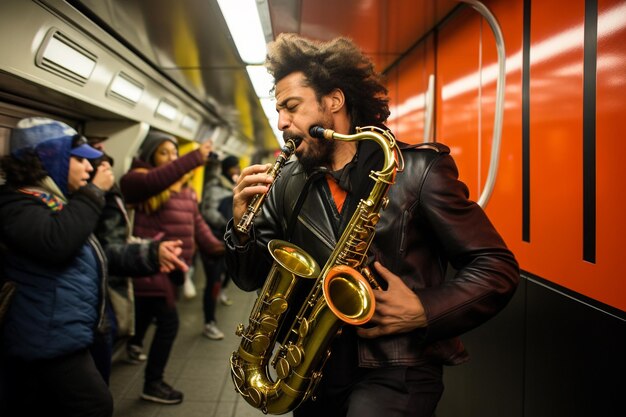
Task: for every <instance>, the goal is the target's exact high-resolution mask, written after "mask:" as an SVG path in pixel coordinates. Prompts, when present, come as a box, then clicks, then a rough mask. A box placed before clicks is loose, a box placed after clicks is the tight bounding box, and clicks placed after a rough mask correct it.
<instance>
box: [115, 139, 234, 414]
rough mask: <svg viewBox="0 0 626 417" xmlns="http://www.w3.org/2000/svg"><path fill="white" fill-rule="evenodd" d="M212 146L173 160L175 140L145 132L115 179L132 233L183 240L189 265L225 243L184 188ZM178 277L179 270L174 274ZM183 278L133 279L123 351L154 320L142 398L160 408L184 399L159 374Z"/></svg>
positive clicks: (138, 342)
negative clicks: (130, 323) (132, 322)
mask: <svg viewBox="0 0 626 417" xmlns="http://www.w3.org/2000/svg"><path fill="white" fill-rule="evenodd" d="M210 151H211V143H210V142H205V143H204V144H202V145H201V146H200V147H199V149H197V150H195V151H193V152H190V153H188V154H186V155H184V156H182V157H180V158H179V157H178V141H177V140H176V138H175V137H173V136H171V135H167V134H164V133H161V132H150V133H149V134H148V136H147V137H146V139H145V141H144V142H143V144H142V146H141V148H140V150H139V157H138V158H136V159H135V160H134V161H133V164H132V166H131V169H130V171H129V172H128V173H126V174H125V175H124V176H122V178H121V179H120V187H121V190H122V194H123V195H124V198H125V200H126V203H127V204H130V205H132V206H133V207H134V209H135V224H134V232H133V234H134V235H135V236H137V237H140V238H147V239H152V238H155V237H157V236H159V237H161V238H162V239H167V240H180V241H182V242H183V243H182V253H181V259H182V260H183V261H184V262H185V263H186V264H190V263H191V261H192V258H193V254H194V251H195V250H196V248H198V250H200V251H202V252H204V253H209V254H217V253H223V251H224V243H223V242H222V241H221V240H219V239H217V238H216V237H215V236H214V235H213V233H212V232H211V229H209V227H208V226H207V224H206V223H205V222H204V220H203V219H202V216H201V215H200V212H199V210H198V200H197V197H196V193H195V191H194V190H193V189H192V188H191V187H189V186H187V182H188V180H189V178H190V176H191V174H192V172H191V171H192V170H193V169H195V168H197V167H200V166H202V165H204V163H205V161H206V159H207V156H208V154H209V152H210ZM174 272H178V271H174ZM183 281H184V275H183V274H179V273H176V274H172V273H170V274H167V273H163V272H160V273H158V274H153V275H150V276H147V277H142V278H137V279H135V280H134V286H135V318H136V326H135V330H136V333H135V336H133V337H132V338H131V339H130V341H129V343H128V349H129V352H130V353H131V354H132V353H133V352H136V351H137V350H136V349H137V347H138V348H141V346H142V345H143V339H144V336H145V333H146V330H147V328H148V326H149V325H150V323H152V321H153V320H156V331H155V334H154V338H153V340H152V344H151V347H150V351H149V354H148V359H147V364H146V371H145V377H144V388H143V392H142V394H141V398H143V399H144V400H148V401H153V402H157V403H161V404H178V403H180V402H182V401H183V394H182V393H181V392H180V391H178V390H175V389H174V388H172V387H171V386H170V385H169V384H167V383H166V382H165V381H164V380H163V373H164V370H165V366H166V364H167V360H168V358H169V354H170V351H171V348H172V345H173V343H174V340H175V338H176V333H177V331H178V313H177V311H176V298H177V291H178V285H182V283H183Z"/></svg>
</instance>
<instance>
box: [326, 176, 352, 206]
mask: <svg viewBox="0 0 626 417" xmlns="http://www.w3.org/2000/svg"><path fill="white" fill-rule="evenodd" d="M326 182H328V187H329V188H330V193H331V194H332V196H333V200H334V201H335V206H336V207H337V211H338V212H339V213H341V209H342V208H343V203H344V202H345V201H346V196H347V195H348V193H347V192H346V190H344V189H343V188H341V187H339V184H338V183H337V182H336V181H335V179H334V178H333V177H331V176H330V175H326Z"/></svg>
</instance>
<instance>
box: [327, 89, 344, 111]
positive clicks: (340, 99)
mask: <svg viewBox="0 0 626 417" xmlns="http://www.w3.org/2000/svg"><path fill="white" fill-rule="evenodd" d="M324 101H325V102H326V108H327V109H329V110H330V111H331V112H333V113H336V112H338V111H339V110H341V109H343V108H344V105H345V103H346V97H345V96H344V94H343V91H342V90H340V89H338V88H335V89H334V90H333V91H331V92H330V93H328V94H326V95H325V96H324Z"/></svg>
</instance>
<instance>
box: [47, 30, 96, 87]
mask: <svg viewBox="0 0 626 417" xmlns="http://www.w3.org/2000/svg"><path fill="white" fill-rule="evenodd" d="M35 62H36V64H37V65H38V66H40V67H42V68H44V69H47V70H49V71H52V72H54V73H56V74H57V75H61V76H63V77H66V78H69V79H71V80H72V81H77V82H79V83H81V84H84V83H85V82H86V81H87V80H88V79H89V77H90V76H91V74H92V72H93V70H94V68H95V67H96V56H95V55H94V54H92V53H91V52H89V51H87V50H86V49H85V48H83V47H81V46H80V45H78V44H77V43H75V42H73V41H72V40H70V39H69V38H68V37H67V36H65V35H63V34H62V33H60V32H59V31H58V30H56V29H53V30H52V31H50V32H49V34H48V35H47V36H46V38H45V39H44V41H43V43H42V45H41V48H40V50H39V53H38V54H37V58H36V61H35Z"/></svg>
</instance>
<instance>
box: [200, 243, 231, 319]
mask: <svg viewBox="0 0 626 417" xmlns="http://www.w3.org/2000/svg"><path fill="white" fill-rule="evenodd" d="M200 258H201V259H202V268H203V269H204V275H205V277H206V285H205V286H204V294H203V297H202V310H203V312H204V322H205V323H208V322H210V321H214V320H215V306H216V304H217V297H218V295H219V293H220V289H221V288H222V285H221V279H220V277H221V275H222V272H223V271H224V270H225V261H224V257H223V256H220V257H211V256H207V255H205V254H203V253H201V254H200Z"/></svg>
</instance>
